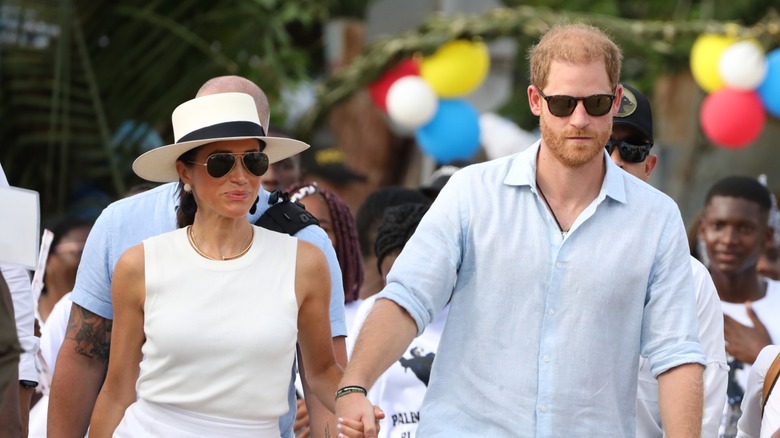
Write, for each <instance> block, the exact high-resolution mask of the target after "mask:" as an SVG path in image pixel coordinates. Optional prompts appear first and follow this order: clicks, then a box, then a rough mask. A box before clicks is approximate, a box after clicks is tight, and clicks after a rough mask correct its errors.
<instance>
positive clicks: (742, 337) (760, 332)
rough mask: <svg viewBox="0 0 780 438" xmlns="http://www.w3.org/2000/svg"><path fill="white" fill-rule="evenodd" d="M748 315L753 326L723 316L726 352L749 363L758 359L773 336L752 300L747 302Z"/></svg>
mask: <svg viewBox="0 0 780 438" xmlns="http://www.w3.org/2000/svg"><path fill="white" fill-rule="evenodd" d="M745 309H746V310H747V314H748V317H750V320H751V321H753V327H748V326H746V325H742V324H740V323H738V322H737V321H735V320H734V318H731V317H730V316H727V315H724V316H723V334H724V337H725V339H726V352H728V353H729V354H730V355H732V356H734V357H735V358H736V359H737V360H739V361H742V362H744V363H747V364H752V363H753V362H755V361H756V358H757V357H758V353H760V352H761V349H762V348H764V347H766V346H767V345H770V344H771V343H772V337H771V336H769V331H768V330H767V329H766V327H765V326H764V324H763V323H762V322H761V320H759V319H758V316H756V313H755V312H754V311H753V308H752V307H751V306H750V302H748V303H746V304H745Z"/></svg>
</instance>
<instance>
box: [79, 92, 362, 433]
mask: <svg viewBox="0 0 780 438" xmlns="http://www.w3.org/2000/svg"><path fill="white" fill-rule="evenodd" d="M173 127H174V133H175V136H176V139H177V142H176V143H175V144H172V145H168V146H164V147H160V148H157V149H154V150H152V151H149V152H147V153H145V154H144V155H142V156H141V157H139V158H138V159H137V160H136V162H135V163H134V164H133V170H134V171H135V172H136V173H137V174H138V175H139V176H140V177H142V178H144V179H147V180H150V181H155V182H168V181H177V180H178V181H180V183H181V184H182V189H181V192H180V207H179V215H178V219H179V226H180V227H182V228H179V229H178V230H176V231H173V232H170V233H165V234H162V235H160V236H156V237H153V238H150V239H147V240H145V241H144V242H143V243H142V244H140V245H137V246H135V247H132V248H130V249H129V250H128V251H127V252H125V253H124V254H123V255H122V257H121V258H120V260H119V262H118V263H117V266H116V269H115V271H114V277H113V281H112V300H113V303H114V326H113V331H112V337H111V345H112V348H111V350H112V351H111V360H110V361H109V366H108V375H107V377H106V381H105V383H104V385H103V388H102V389H101V392H100V395H99V397H98V400H97V404H96V406H95V410H94V412H93V415H92V422H91V426H90V436H98V437H102V436H111V435H112V434H113V435H114V436H119V437H134V436H144V437H154V436H177V437H195V436H232V437H249V436H252V437H278V436H279V427H278V417H279V416H280V415H282V414H284V413H285V412H286V411H287V390H288V385H289V382H290V369H291V367H292V363H293V358H294V355H295V345H296V341H297V342H298V344H299V345H300V348H301V350H302V352H303V357H304V362H305V364H304V365H305V368H306V370H307V378H308V379H309V382H310V383H311V386H312V388H313V389H314V390H315V393H316V394H317V396H318V398H319V399H320V400H321V401H322V403H323V404H324V405H325V406H326V407H327V408H329V409H331V410H332V409H333V404H334V403H333V402H334V397H333V394H334V393H335V392H336V389H337V384H338V381H339V379H340V377H341V374H342V370H341V369H340V367H339V366H338V365H337V363H336V361H335V359H334V356H333V348H332V343H331V337H330V336H331V335H330V325H329V322H328V300H329V297H328V295H329V284H330V278H329V274H328V268H327V263H326V261H325V258H324V256H323V255H322V253H321V252H320V251H319V250H318V249H317V248H316V247H314V246H312V245H310V244H308V243H306V242H303V241H298V240H297V239H294V238H292V237H289V236H287V235H284V234H280V233H275V232H272V231H268V230H265V229H261V228H258V227H255V226H253V225H252V224H250V223H249V221H248V220H247V212H248V211H249V210H250V209H251V208H252V207H253V206H254V204H255V203H256V202H257V198H258V190H259V187H260V176H261V175H262V174H263V173H264V172H265V171H266V170H267V168H268V164H269V162H275V161H278V160H281V159H284V158H285V157H287V156H290V155H293V154H295V153H298V152H300V151H301V150H303V149H305V148H306V147H308V146H307V145H306V144H304V143H301V142H298V141H296V140H291V139H281V138H271V137H266V136H265V133H264V131H263V128H262V126H261V125H260V122H259V120H258V115H257V110H256V108H255V104H254V101H253V99H252V97H250V96H249V95H247V94H243V93H222V94H214V95H209V96H204V97H199V98H196V99H193V100H190V101H188V102H185V103H184V104H182V105H180V106H179V107H178V108H177V109H176V110H175V111H174V113H173ZM136 390H137V395H136ZM136 398H137V400H136ZM348 425H349V424H347V425H345V426H348ZM344 430H345V431H346V433H347V434H348V435H349V436H361V434H360V433H352V432H354V431H352V430H350V429H348V428H345V429H344Z"/></svg>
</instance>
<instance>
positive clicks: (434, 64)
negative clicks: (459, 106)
mask: <svg viewBox="0 0 780 438" xmlns="http://www.w3.org/2000/svg"><path fill="white" fill-rule="evenodd" d="M489 69H490V54H489V53H488V49H487V46H486V45H485V43H483V42H472V41H467V40H455V41H451V42H449V43H447V44H445V45H443V46H441V47H439V49H438V50H436V52H434V53H433V55H431V56H427V57H424V58H423V60H422V63H421V64H420V76H422V77H423V79H425V80H426V81H428V83H429V84H431V86H432V87H433V89H434V90H435V91H436V94H438V95H439V96H440V97H445V98H447V97H459V96H463V95H466V94H468V93H470V92H471V91H473V90H474V89H476V88H477V87H478V86H479V85H480V84H481V83H482V81H484V80H485V77H486V76H487V74H488V70H489Z"/></svg>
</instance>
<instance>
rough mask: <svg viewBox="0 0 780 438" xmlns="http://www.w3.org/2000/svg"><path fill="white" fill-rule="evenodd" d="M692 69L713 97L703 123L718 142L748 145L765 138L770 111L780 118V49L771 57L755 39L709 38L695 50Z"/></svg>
mask: <svg viewBox="0 0 780 438" xmlns="http://www.w3.org/2000/svg"><path fill="white" fill-rule="evenodd" d="M691 71H692V73H693V78H694V79H695V80H696V83H698V84H699V86H700V87H701V88H702V89H704V91H706V92H708V93H709V95H708V96H707V97H706V98H705V99H704V103H703V104H702V107H701V113H700V114H699V120H700V122H701V127H702V130H703V131H704V134H705V135H706V136H707V138H708V139H709V140H710V141H712V142H713V143H715V144H717V145H719V146H722V147H725V148H727V149H740V148H743V147H746V146H748V145H749V144H750V143H752V142H753V141H754V140H755V139H756V138H758V136H759V135H760V134H761V131H762V130H763V129H764V123H765V122H766V113H767V112H769V113H770V114H771V115H773V116H775V117H780V49H775V50H774V51H772V52H769V53H768V54H766V55H765V54H764V49H763V48H762V47H761V45H760V44H759V43H758V42H757V41H755V40H739V39H737V38H733V37H729V36H724V35H716V34H703V35H701V36H699V37H698V38H697V39H696V42H695V43H694V44H693V48H692V49H691Z"/></svg>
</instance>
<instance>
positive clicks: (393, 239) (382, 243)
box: [374, 203, 428, 274]
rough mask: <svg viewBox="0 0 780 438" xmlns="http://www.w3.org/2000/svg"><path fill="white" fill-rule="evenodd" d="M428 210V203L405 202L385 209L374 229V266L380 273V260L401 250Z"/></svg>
mask: <svg viewBox="0 0 780 438" xmlns="http://www.w3.org/2000/svg"><path fill="white" fill-rule="evenodd" d="M427 211H428V204H420V203H407V204H401V205H396V206H394V207H390V208H388V209H387V210H385V212H384V214H383V215H382V221H381V222H379V226H378V227H377V230H376V242H375V243H374V248H375V250H376V268H377V269H378V270H379V273H380V274H381V273H382V268H381V266H382V261H383V260H384V259H385V257H387V256H388V255H390V254H393V253H395V252H401V250H402V249H403V247H404V245H406V242H407V241H408V240H409V238H410V237H412V234H414V231H415V230H416V229H417V225H418V224H419V223H420V220H422V218H423V216H424V215H425V213H426V212H427Z"/></svg>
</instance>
